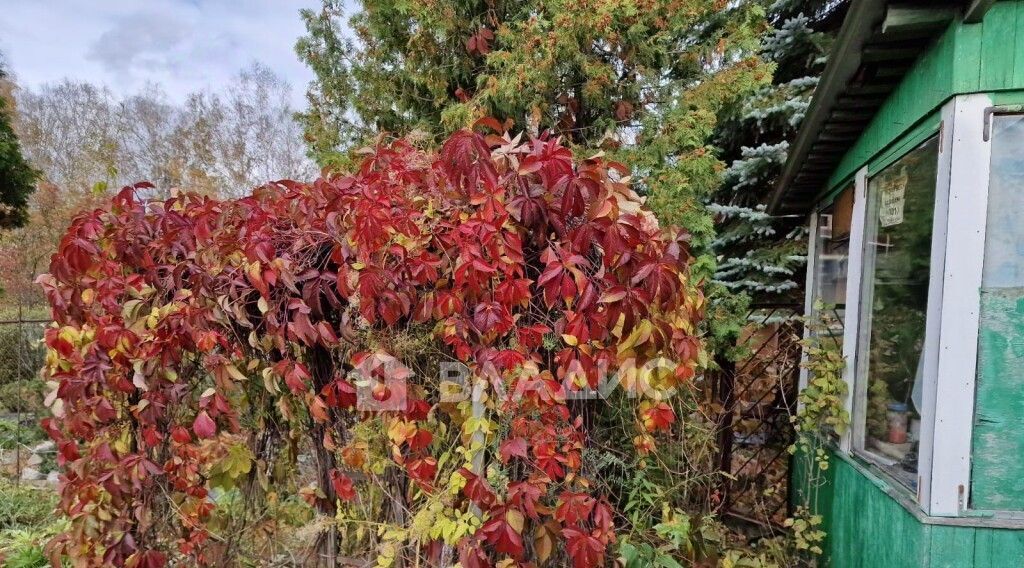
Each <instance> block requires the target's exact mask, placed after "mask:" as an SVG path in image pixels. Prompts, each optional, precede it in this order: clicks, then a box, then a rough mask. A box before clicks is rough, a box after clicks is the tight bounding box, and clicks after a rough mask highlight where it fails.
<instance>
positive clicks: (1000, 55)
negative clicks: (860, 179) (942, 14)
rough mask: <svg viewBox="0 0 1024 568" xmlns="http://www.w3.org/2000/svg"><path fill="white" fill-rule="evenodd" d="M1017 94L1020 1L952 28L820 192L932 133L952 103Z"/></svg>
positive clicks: (1023, 20)
mask: <svg viewBox="0 0 1024 568" xmlns="http://www.w3.org/2000/svg"><path fill="white" fill-rule="evenodd" d="M1015 89H1024V0H1005V1H1002V2H997V3H996V4H995V5H994V6H993V7H992V8H991V9H990V10H989V12H988V14H987V15H986V16H985V20H984V21H983V22H981V23H978V24H964V23H962V22H959V21H957V22H953V23H952V24H950V27H949V29H948V30H946V32H945V33H943V34H942V35H941V36H940V37H939V38H938V39H937V40H936V42H935V45H934V46H933V47H932V48H931V49H930V50H928V51H927V52H926V53H925V54H924V55H922V56H921V58H920V59H918V60H917V62H916V63H915V64H914V66H913V68H912V69H911V70H910V71H909V72H908V73H907V75H906V77H905V78H904V80H903V82H902V83H900V85H899V86H898V87H896V89H895V90H894V91H893V92H892V94H891V95H890V96H889V98H888V99H887V100H886V102H885V104H883V105H882V108H881V109H879V111H878V114H876V115H875V117H874V119H873V120H872V121H871V124H869V125H868V127H867V128H866V129H865V130H864V133H863V134H862V135H861V137H860V138H859V139H858V140H857V143H856V144H854V146H853V147H852V148H851V149H850V151H849V152H847V153H846V155H844V156H843V159H842V160H841V161H840V162H839V166H837V167H836V169H835V171H834V172H832V176H831V177H830V178H829V183H828V187H827V188H822V190H823V192H824V193H831V192H834V191H837V190H838V189H839V188H840V187H842V186H843V185H845V184H846V183H848V182H849V180H850V179H852V177H853V174H854V172H856V171H857V170H858V169H860V168H861V167H862V166H865V165H871V163H872V162H875V161H878V160H879V158H882V157H883V155H884V154H891V153H892V150H893V148H892V145H893V144H894V142H896V141H898V140H901V139H903V138H904V137H906V135H908V134H913V132H914V131H915V130H930V131H934V129H935V126H936V125H937V124H938V110H939V107H941V106H942V104H943V103H944V102H945V101H947V100H949V99H950V97H952V96H954V95H959V94H967V93H981V92H998V91H1003V90H1015ZM884 165H885V164H884V163H877V164H875V166H876V167H873V168H872V170H874V171H877V169H876V168H880V167H884Z"/></svg>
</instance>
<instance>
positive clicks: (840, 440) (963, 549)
mask: <svg viewBox="0 0 1024 568" xmlns="http://www.w3.org/2000/svg"><path fill="white" fill-rule="evenodd" d="M832 53H833V55H832V57H831V59H830V62H829V64H828V66H827V69H826V71H825V73H824V75H823V77H822V79H821V82H820V84H819V86H818V90H817V92H816V94H815V97H814V99H813V102H812V103H811V106H810V108H809V109H808V111H807V114H806V117H805V120H804V123H803V126H802V129H801V131H800V133H799V135H798V137H797V139H796V140H795V141H794V143H793V144H792V145H791V147H790V156H789V160H788V162H787V164H786V166H785V168H784V171H783V175H782V177H781V180H780V183H779V186H778V187H777V190H776V192H775V193H774V194H773V195H772V198H771V203H770V210H771V211H772V212H773V213H774V214H778V215H799V216H807V218H808V221H809V230H810V239H809V243H810V244H809V249H810V250H809V256H808V282H807V290H808V293H807V305H806V309H807V310H808V311H811V310H813V309H815V306H816V304H817V302H816V300H821V301H822V302H824V303H825V304H826V305H830V306H834V307H835V310H836V313H837V314H838V315H839V319H840V321H841V322H842V324H843V327H842V330H841V331H840V332H838V333H837V335H839V336H841V341H842V351H843V355H844V358H845V360H846V373H845V379H846V382H847V384H848V385H849V395H848V397H847V401H846V407H847V410H848V411H849V413H850V416H851V428H849V430H848V431H847V432H845V433H843V434H842V435H841V436H837V437H836V439H835V443H834V445H833V446H832V453H833V456H832V459H831V467H830V468H829V469H828V470H827V471H826V472H824V474H825V477H826V479H827V483H826V485H825V486H824V487H823V489H822V490H821V491H820V493H819V494H818V502H817V509H818V511H819V512H820V513H822V514H823V516H824V524H825V530H826V531H827V533H828V536H827V538H826V541H825V546H824V549H825V550H824V554H825V558H826V562H827V564H828V565H830V566H836V567H845V566H865V567H876V566H879V567H888V566H894V567H897V566H931V567H936V566H950V567H972V566H977V567H982V566H985V567H987V566H1024V0H1002V1H992V0H989V1H982V0H973V1H970V0H966V1H962V2H940V1H938V0H932V1H918V2H908V1H901V2H896V1H892V2H890V1H886V0H853V2H852V3H851V5H850V8H849V11H848V12H847V15H846V19H845V21H844V23H843V27H842V29H841V31H840V33H839V35H838V37H837V39H836V44H835V45H834V48H833V52H832ZM804 380H806V378H804ZM797 477H799V476H797ZM796 485H797V490H798V492H799V490H800V483H799V481H797V483H796Z"/></svg>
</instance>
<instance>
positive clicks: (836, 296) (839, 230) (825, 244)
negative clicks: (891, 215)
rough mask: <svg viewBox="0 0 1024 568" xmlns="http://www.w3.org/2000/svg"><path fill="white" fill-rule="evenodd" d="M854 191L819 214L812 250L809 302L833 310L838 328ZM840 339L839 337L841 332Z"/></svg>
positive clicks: (845, 273)
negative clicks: (812, 275) (811, 278)
mask: <svg viewBox="0 0 1024 568" xmlns="http://www.w3.org/2000/svg"><path fill="white" fill-rule="evenodd" d="M853 193H854V191H853V187H848V188H846V189H845V190H843V192H842V193H840V194H839V195H838V196H837V197H836V199H835V201H833V202H832V203H831V204H830V205H829V206H828V207H825V208H823V209H821V210H820V211H819V212H818V230H817V232H816V233H815V236H816V238H817V242H816V243H815V246H814V279H813V282H814V290H813V292H812V296H811V298H812V300H813V301H814V302H815V303H818V302H820V303H822V304H824V305H825V306H829V307H831V308H834V309H835V310H836V314H835V315H836V318H835V319H836V320H837V321H838V322H839V323H840V324H841V323H842V321H843V310H844V309H845V308H846V276H847V273H848V270H849V264H850V227H851V222H852V220H853ZM839 335H840V336H841V335H842V332H841V331H840V333H839Z"/></svg>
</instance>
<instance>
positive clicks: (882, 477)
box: [832, 447, 1024, 529]
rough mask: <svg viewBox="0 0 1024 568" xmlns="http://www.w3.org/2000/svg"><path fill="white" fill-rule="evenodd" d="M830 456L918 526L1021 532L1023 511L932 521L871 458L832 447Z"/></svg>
mask: <svg viewBox="0 0 1024 568" xmlns="http://www.w3.org/2000/svg"><path fill="white" fill-rule="evenodd" d="M832 454H833V455H834V456H836V457H837V458H839V459H841V460H843V461H844V462H846V463H847V464H849V465H850V466H851V467H852V468H853V469H855V470H856V471H857V473H859V474H861V475H863V476H864V477H865V478H867V479H868V480H869V481H871V483H873V484H874V485H875V486H876V487H878V488H879V489H880V490H881V491H882V492H883V493H885V494H886V495H888V496H889V497H890V498H892V499H893V500H894V501H896V502H897V503H899V504H900V505H901V506H902V507H903V508H904V509H906V510H907V512H908V513H910V514H911V515H913V516H914V518H915V519H917V521H918V522H919V523H921V524H925V525H940V526H955V527H976V528H993V529H1024V511H976V510H967V511H964V512H963V513H962V514H961V516H959V517H933V516H931V515H927V514H925V512H924V511H922V510H921V506H920V505H918V504H917V502H916V501H915V500H914V495H913V494H911V493H910V489H909V488H908V487H906V486H905V485H903V484H902V483H900V482H899V481H897V480H896V479H895V478H893V477H892V476H891V475H889V474H888V473H886V472H885V471H884V470H882V469H881V468H880V467H878V466H877V465H875V464H873V463H871V460H870V458H866V457H863V456H861V455H860V454H857V455H850V454H847V453H845V452H843V451H842V450H840V449H839V448H836V447H833V448H832Z"/></svg>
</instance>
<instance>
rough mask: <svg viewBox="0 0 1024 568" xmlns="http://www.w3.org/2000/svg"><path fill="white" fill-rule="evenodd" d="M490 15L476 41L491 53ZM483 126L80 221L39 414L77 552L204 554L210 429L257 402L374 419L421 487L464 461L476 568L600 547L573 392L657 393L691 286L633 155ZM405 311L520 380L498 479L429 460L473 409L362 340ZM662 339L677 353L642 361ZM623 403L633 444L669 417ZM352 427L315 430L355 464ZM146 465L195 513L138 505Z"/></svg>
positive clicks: (576, 555)
mask: <svg viewBox="0 0 1024 568" xmlns="http://www.w3.org/2000/svg"><path fill="white" fill-rule="evenodd" d="M485 32H486V30H481V31H480V32H479V33H478V34H476V35H475V36H474V37H473V38H472V40H471V41H472V45H471V46H470V45H467V48H468V49H471V50H473V51H475V52H479V53H481V54H485V53H486V52H487V49H488V46H489V42H490V41H491V40H492V39H493V36H490V35H488V34H489V33H490V32H487V33H485ZM484 126H486V127H489V128H491V129H492V130H495V132H493V133H489V134H483V133H480V132H474V131H469V130H466V131H461V132H458V133H456V134H454V135H453V136H452V137H451V139H449V140H448V141H447V142H446V143H445V144H444V145H443V147H442V148H441V149H440V150H439V152H437V153H436V154H434V153H428V152H423V151H421V150H418V149H415V148H414V147H413V146H412V145H410V144H408V143H406V142H404V141H401V140H400V141H397V142H394V143H392V144H390V145H381V146H378V147H376V148H373V149H371V150H370V151H369V152H368V153H367V154H366V157H365V159H364V160H363V162H362V163H361V164H360V166H359V168H358V169H357V170H356V171H354V172H352V173H351V174H346V175H340V174H339V175H333V176H330V177H328V178H324V179H318V180H316V181H314V182H312V183H309V184H302V183H297V182H292V181H281V182H277V183H274V184H270V185H268V186H266V187H263V188H258V189H257V190H255V191H254V192H253V195H251V196H249V197H245V198H242V199H237V200H227V201H218V200H215V199H211V198H208V197H201V196H196V195H189V194H186V195H183V196H180V197H176V198H173V199H170V200H167V201H164V202H144V201H141V200H139V199H138V198H137V197H136V196H135V189H138V187H136V188H126V189H125V190H124V191H123V192H122V193H121V194H119V195H118V196H117V197H116V198H115V199H114V200H113V201H112V203H111V204H110V206H109V207H107V208H105V209H100V210H97V211H93V212H90V213H86V214H83V215H82V216H80V217H79V218H77V219H76V220H75V222H74V224H73V225H72V227H71V228H70V229H69V231H68V233H67V235H66V236H65V238H64V239H63V240H62V241H61V245H60V249H59V252H58V254H57V255H55V256H54V258H53V259H52V263H51V266H50V274H49V275H47V276H44V277H43V278H42V279H41V281H42V283H43V286H44V289H45V290H46V293H47V297H48V299H49V301H50V303H51V306H52V307H53V312H54V317H55V320H56V322H57V327H54V328H52V329H50V330H49V331H48V332H47V345H48V346H49V347H50V348H51V349H52V351H53V353H52V361H51V364H50V365H49V367H48V371H49V373H50V375H51V378H52V379H53V380H55V381H58V383H59V386H58V389H57V392H56V393H55V397H56V399H58V400H59V401H60V404H61V408H62V412H61V413H60V414H59V416H58V417H57V418H56V419H55V420H53V421H52V422H50V423H48V425H47V426H48V428H47V429H48V431H49V432H50V434H51V436H53V437H54V439H55V440H57V442H58V447H59V448H60V455H61V458H60V459H61V460H62V461H63V462H64V463H65V467H66V469H67V471H68V472H69V473H70V474H71V475H69V476H68V480H67V481H66V482H65V483H64V484H63V485H62V487H61V491H62V508H63V510H64V512H65V513H66V514H67V515H68V516H69V517H70V518H71V520H72V530H71V531H69V532H68V534H67V535H65V537H63V540H62V541H61V542H63V545H62V546H64V549H63V550H64V551H65V552H66V553H68V554H73V555H74V556H75V557H76V558H82V559H85V563H86V564H89V563H106V564H114V565H121V564H125V563H127V562H128V561H129V559H134V560H132V562H139V561H141V559H145V562H150V563H152V562H157V563H159V562H160V561H161V559H165V558H166V556H161V555H162V554H166V553H173V554H179V555H188V556H190V557H191V559H192V561H194V562H197V563H204V562H207V561H210V559H209V558H207V557H206V556H204V551H205V549H206V548H205V543H206V542H207V540H208V537H209V534H208V533H207V531H206V528H205V523H206V522H207V521H208V520H209V518H210V512H211V511H212V509H213V507H214V505H213V504H212V502H210V501H209V500H207V499H206V495H207V491H208V489H209V485H208V483H209V480H208V479H206V477H205V475H206V473H205V472H207V471H208V470H209V467H210V465H211V462H212V461H214V460H216V459H220V458H219V457H218V456H221V455H223V448H221V449H219V450H217V449H216V448H218V447H219V445H221V444H223V443H224V441H225V440H228V439H244V434H245V429H244V428H243V424H246V425H250V426H247V427H251V424H253V423H254V422H255V421H253V420H247V418H252V416H250V415H247V414H246V413H250V412H255V410H254V408H255V407H254V401H260V402H261V404H263V405H264V406H262V407H261V410H260V411H261V412H268V413H273V414H274V415H275V419H276V420H277V421H278V422H279V423H281V424H289V425H290V427H292V428H294V429H299V430H302V429H306V428H308V425H309V424H310V423H313V424H315V425H317V426H318V427H322V428H325V429H326V430H328V432H332V431H342V430H344V429H345V428H347V427H348V425H350V424H352V423H353V422H356V421H359V420H380V421H382V422H383V423H384V424H385V425H386V428H385V429H386V430H387V431H388V437H389V441H390V447H389V448H388V450H389V451H388V452H386V453H387V454H388V456H387V457H388V459H389V460H390V462H389V463H390V464H391V465H390V467H392V468H397V469H398V470H399V471H401V474H402V475H403V476H404V477H405V478H406V479H407V480H408V481H410V482H411V483H409V484H408V487H410V491H412V488H415V489H416V490H419V491H422V492H426V493H429V494H434V493H435V492H437V491H438V490H439V486H442V485H443V484H444V483H446V482H447V481H448V479H449V478H450V476H451V474H453V473H454V472H455V471H458V472H459V475H462V476H463V478H465V480H466V484H465V486H464V487H463V488H462V490H461V492H460V493H459V495H458V496H456V497H455V498H454V500H453V501H451V502H448V503H446V505H447V506H449V507H451V508H454V509H458V510H462V509H465V508H466V507H468V506H469V505H470V504H472V505H475V506H477V507H478V508H479V509H480V510H481V511H482V512H483V514H484V515H485V518H484V520H483V523H482V526H481V527H480V529H479V530H478V531H477V533H475V534H472V535H469V536H466V537H465V538H464V539H463V540H462V541H461V542H459V543H458V546H459V552H460V559H461V560H462V563H463V565H464V566H466V567H467V568H468V567H471V566H492V565H494V564H496V563H498V562H500V561H501V560H502V559H504V558H506V557H509V558H512V559H515V560H523V561H526V560H527V558H526V556H527V555H528V554H527V553H528V552H531V551H532V554H534V555H535V556H536V557H535V558H533V560H534V561H536V562H538V563H544V562H545V561H547V560H550V559H551V558H555V557H556V555H559V554H561V555H562V557H565V558H571V559H572V562H573V564H574V565H575V566H576V567H577V568H591V567H594V566H598V565H600V564H601V563H602V562H603V561H604V559H605V558H606V557H608V556H609V553H610V550H609V546H610V545H611V544H612V543H613V542H614V539H615V536H614V522H613V516H614V515H613V513H612V504H611V503H609V502H608V501H607V500H606V499H605V498H603V497H602V496H600V495H593V494H591V491H592V490H591V488H590V487H591V485H590V484H589V483H588V481H587V480H586V479H585V478H584V476H583V471H584V470H585V468H584V467H583V460H584V457H583V449H584V446H585V443H586V442H585V440H586V439H587V437H586V431H585V428H584V426H583V422H582V420H580V417H578V416H574V414H573V412H571V411H570V409H569V406H568V405H567V399H568V398H569V396H568V395H569V394H571V392H572V391H574V390H576V389H578V388H580V387H582V386H589V387H595V386H596V385H597V384H598V380H599V379H600V378H601V377H602V376H603V375H604V374H606V373H614V372H616V371H618V370H620V369H631V371H630V372H631V373H632V374H630V375H629V377H628V379H629V381H630V383H629V384H631V385H635V384H640V383H644V384H652V385H653V384H655V383H657V384H656V385H655V386H657V387H658V388H663V387H664V388H670V387H672V386H674V385H675V384H678V382H680V381H682V380H686V379H688V378H689V377H690V376H691V375H692V372H693V368H694V366H695V364H696V359H697V346H698V344H697V340H696V339H695V337H694V335H693V334H694V324H695V322H696V320H697V319H698V318H699V317H700V312H701V299H700V296H699V294H697V293H695V292H694V291H693V290H692V289H691V288H690V287H689V286H688V281H687V271H688V262H689V257H688V252H687V248H686V240H685V236H684V235H681V234H678V233H667V232H663V231H662V230H661V229H660V228H659V227H658V225H657V222H656V221H655V220H654V218H653V216H651V215H650V213H648V212H646V211H645V210H644V209H643V208H642V206H641V200H640V199H639V198H638V197H637V196H636V194H635V193H633V192H632V191H631V190H630V189H629V187H628V186H627V184H626V183H625V181H624V178H625V175H626V171H625V168H624V167H623V166H621V165H619V164H615V163H609V162H607V161H605V160H603V159H601V158H600V157H595V158H592V159H588V160H582V161H577V160H574V158H573V156H572V153H571V152H570V151H569V149H567V148H565V147H564V146H563V145H561V144H560V142H559V141H558V140H557V139H553V138H550V137H546V136H545V137H541V138H538V139H532V140H528V141H526V142H522V141H521V140H520V139H519V138H518V137H517V138H512V137H510V136H509V135H507V134H504V133H502V132H500V130H501V126H500V125H499V124H497V123H496V122H495V121H493V120H490V121H485V123H484ZM140 187H141V186H140ZM417 324H425V327H427V328H428V329H430V330H431V333H433V336H432V340H435V343H436V344H435V345H433V346H432V349H434V350H435V352H437V353H439V354H442V355H443V358H444V359H445V360H451V359H455V360H458V361H460V362H462V363H463V364H465V365H466V367H467V368H468V369H469V371H470V373H472V375H473V376H474V377H478V378H479V377H486V378H488V379H495V380H496V381H497V382H500V383H503V386H504V387H505V389H506V390H507V391H508V392H511V393H520V394H521V395H522V396H521V397H513V398H511V399H509V400H496V399H492V400H491V402H490V403H489V406H488V407H487V409H486V411H485V412H486V414H487V416H489V417H490V419H491V420H492V421H493V422H495V423H497V422H501V423H502V424H505V425H507V428H505V429H503V430H501V431H500V433H495V432H493V431H492V432H491V434H489V437H488V438H486V439H485V448H484V449H483V450H481V451H482V452H483V454H484V455H483V457H484V458H485V459H486V460H493V461H494V462H496V463H498V464H500V466H501V467H502V468H503V470H504V471H505V472H506V478H505V479H504V480H503V481H502V485H501V486H500V487H492V486H491V484H490V482H489V481H488V479H486V478H485V477H481V476H480V475H478V474H476V473H473V472H471V471H470V470H469V469H466V468H462V469H459V468H460V467H461V466H459V465H453V462H456V461H458V460H453V459H442V457H443V456H444V452H448V451H450V450H451V449H452V448H453V447H455V446H458V445H460V444H464V443H465V440H462V439H460V438H459V425H460V424H463V423H464V421H465V419H466V417H465V416H462V415H461V414H459V412H461V411H460V410H458V409H457V408H456V405H445V404H439V403H438V402H439V392H438V390H437V388H438V385H437V383H438V381H437V380H436V378H435V377H418V376H415V375H414V374H413V373H412V371H411V369H410V368H409V367H406V366H405V365H404V364H403V363H402V361H401V360H400V358H399V357H396V356H395V355H394V354H390V353H387V352H386V351H385V350H383V349H378V348H376V347H375V346H374V345H375V343H374V341H372V339H373V338H374V337H375V334H386V333H388V332H389V331H391V330H394V329H398V328H407V327H409V326H412V325H417ZM368 338H370V339H369V340H368ZM656 358H667V359H670V360H671V362H672V363H673V365H675V367H674V369H673V370H671V371H670V372H668V373H663V374H651V373H647V374H645V373H646V371H642V370H638V369H643V368H644V364H645V363H647V362H648V361H651V360H654V359H656ZM318 365H319V366H318ZM356 371H358V372H356ZM367 393H368V394H367ZM364 394H367V396H368V398H361V397H363V395H364ZM364 402H365V403H367V405H368V406H365V407H364V406H363V403H364ZM636 416H637V418H638V419H637V424H638V425H639V426H640V427H641V428H640V429H641V432H640V434H641V435H640V436H638V440H639V441H638V446H640V445H642V446H643V448H642V449H643V450H644V451H650V450H652V449H653V448H654V445H655V443H656V441H655V440H654V438H653V437H652V435H653V434H657V433H660V432H666V431H668V430H670V429H671V428H672V426H673V424H674V422H675V414H674V411H673V410H672V407H671V405H670V404H668V403H666V402H657V403H654V402H653V401H651V402H645V403H641V404H640V405H639V406H638V408H637V414H636ZM307 418H309V419H311V420H307ZM442 426H443V427H442ZM632 426H633V425H632V424H631V425H629V427H632ZM167 434H169V435H167ZM346 442H347V441H346V440H344V439H340V438H338V439H336V438H334V437H332V436H331V435H329V434H328V435H321V436H320V437H319V438H317V439H316V441H315V443H317V444H322V445H323V446H324V448H325V449H326V450H327V451H330V452H334V454H335V457H336V458H337V461H338V463H339V464H341V463H344V464H345V465H346V466H347V467H349V468H352V469H353V470H359V469H361V468H364V466H365V461H366V455H365V453H366V452H365V451H363V450H358V449H357V448H355V447H354V446H353V445H352V444H347V443H346ZM348 442H351V440H349V441H348ZM355 442H360V440H355ZM363 442H365V441H363ZM215 450H216V451H215ZM449 458H450V456H449ZM346 471H348V470H346ZM346 471H342V470H340V469H337V468H335V469H332V470H331V471H330V472H329V476H328V478H329V483H326V485H327V486H326V487H320V488H319V491H320V492H321V494H323V495H326V496H328V497H329V498H330V497H337V498H338V499H340V500H341V501H343V502H347V501H354V500H356V499H358V498H359V496H360V495H359V494H360V490H361V489H362V487H361V486H365V485H367V484H364V483H363V482H362V481H359V482H357V481H355V480H356V479H360V478H359V477H358V476H353V475H349V473H347V472H346ZM364 474H367V475H369V473H366V472H364ZM157 478H159V479H160V483H162V484H163V486H164V487H166V490H167V491H169V492H170V493H169V494H168V495H167V496H168V497H169V498H171V499H172V500H174V501H175V503H176V505H175V506H176V507H178V508H179V509H180V510H181V511H184V512H183V513H182V516H180V517H174V518H168V519H159V523H165V524H166V526H163V525H161V528H159V529H155V528H152V526H150V525H145V524H144V523H142V522H140V521H139V518H140V514H137V513H136V512H135V511H142V510H144V509H145V508H147V507H150V506H152V501H150V500H148V499H150V497H147V496H150V495H154V494H155V495H161V496H163V495H165V494H164V493H161V492H159V491H154V490H155V483H156V479H157ZM101 494H109V495H110V496H112V498H113V499H112V500H109V501H108V500H105V498H101V497H100V495H101ZM161 498H167V497H161ZM403 498H409V499H411V494H410V495H405V496H403ZM108 502H115V503H117V507H116V508H111V506H108V505H106V504H105V503H108ZM141 517H142V518H145V515H141ZM159 523H158V524H159ZM83 527H91V528H90V530H82V528H83ZM116 535H131V536H132V538H121V537H118V536H116ZM164 561H166V560H164Z"/></svg>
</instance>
